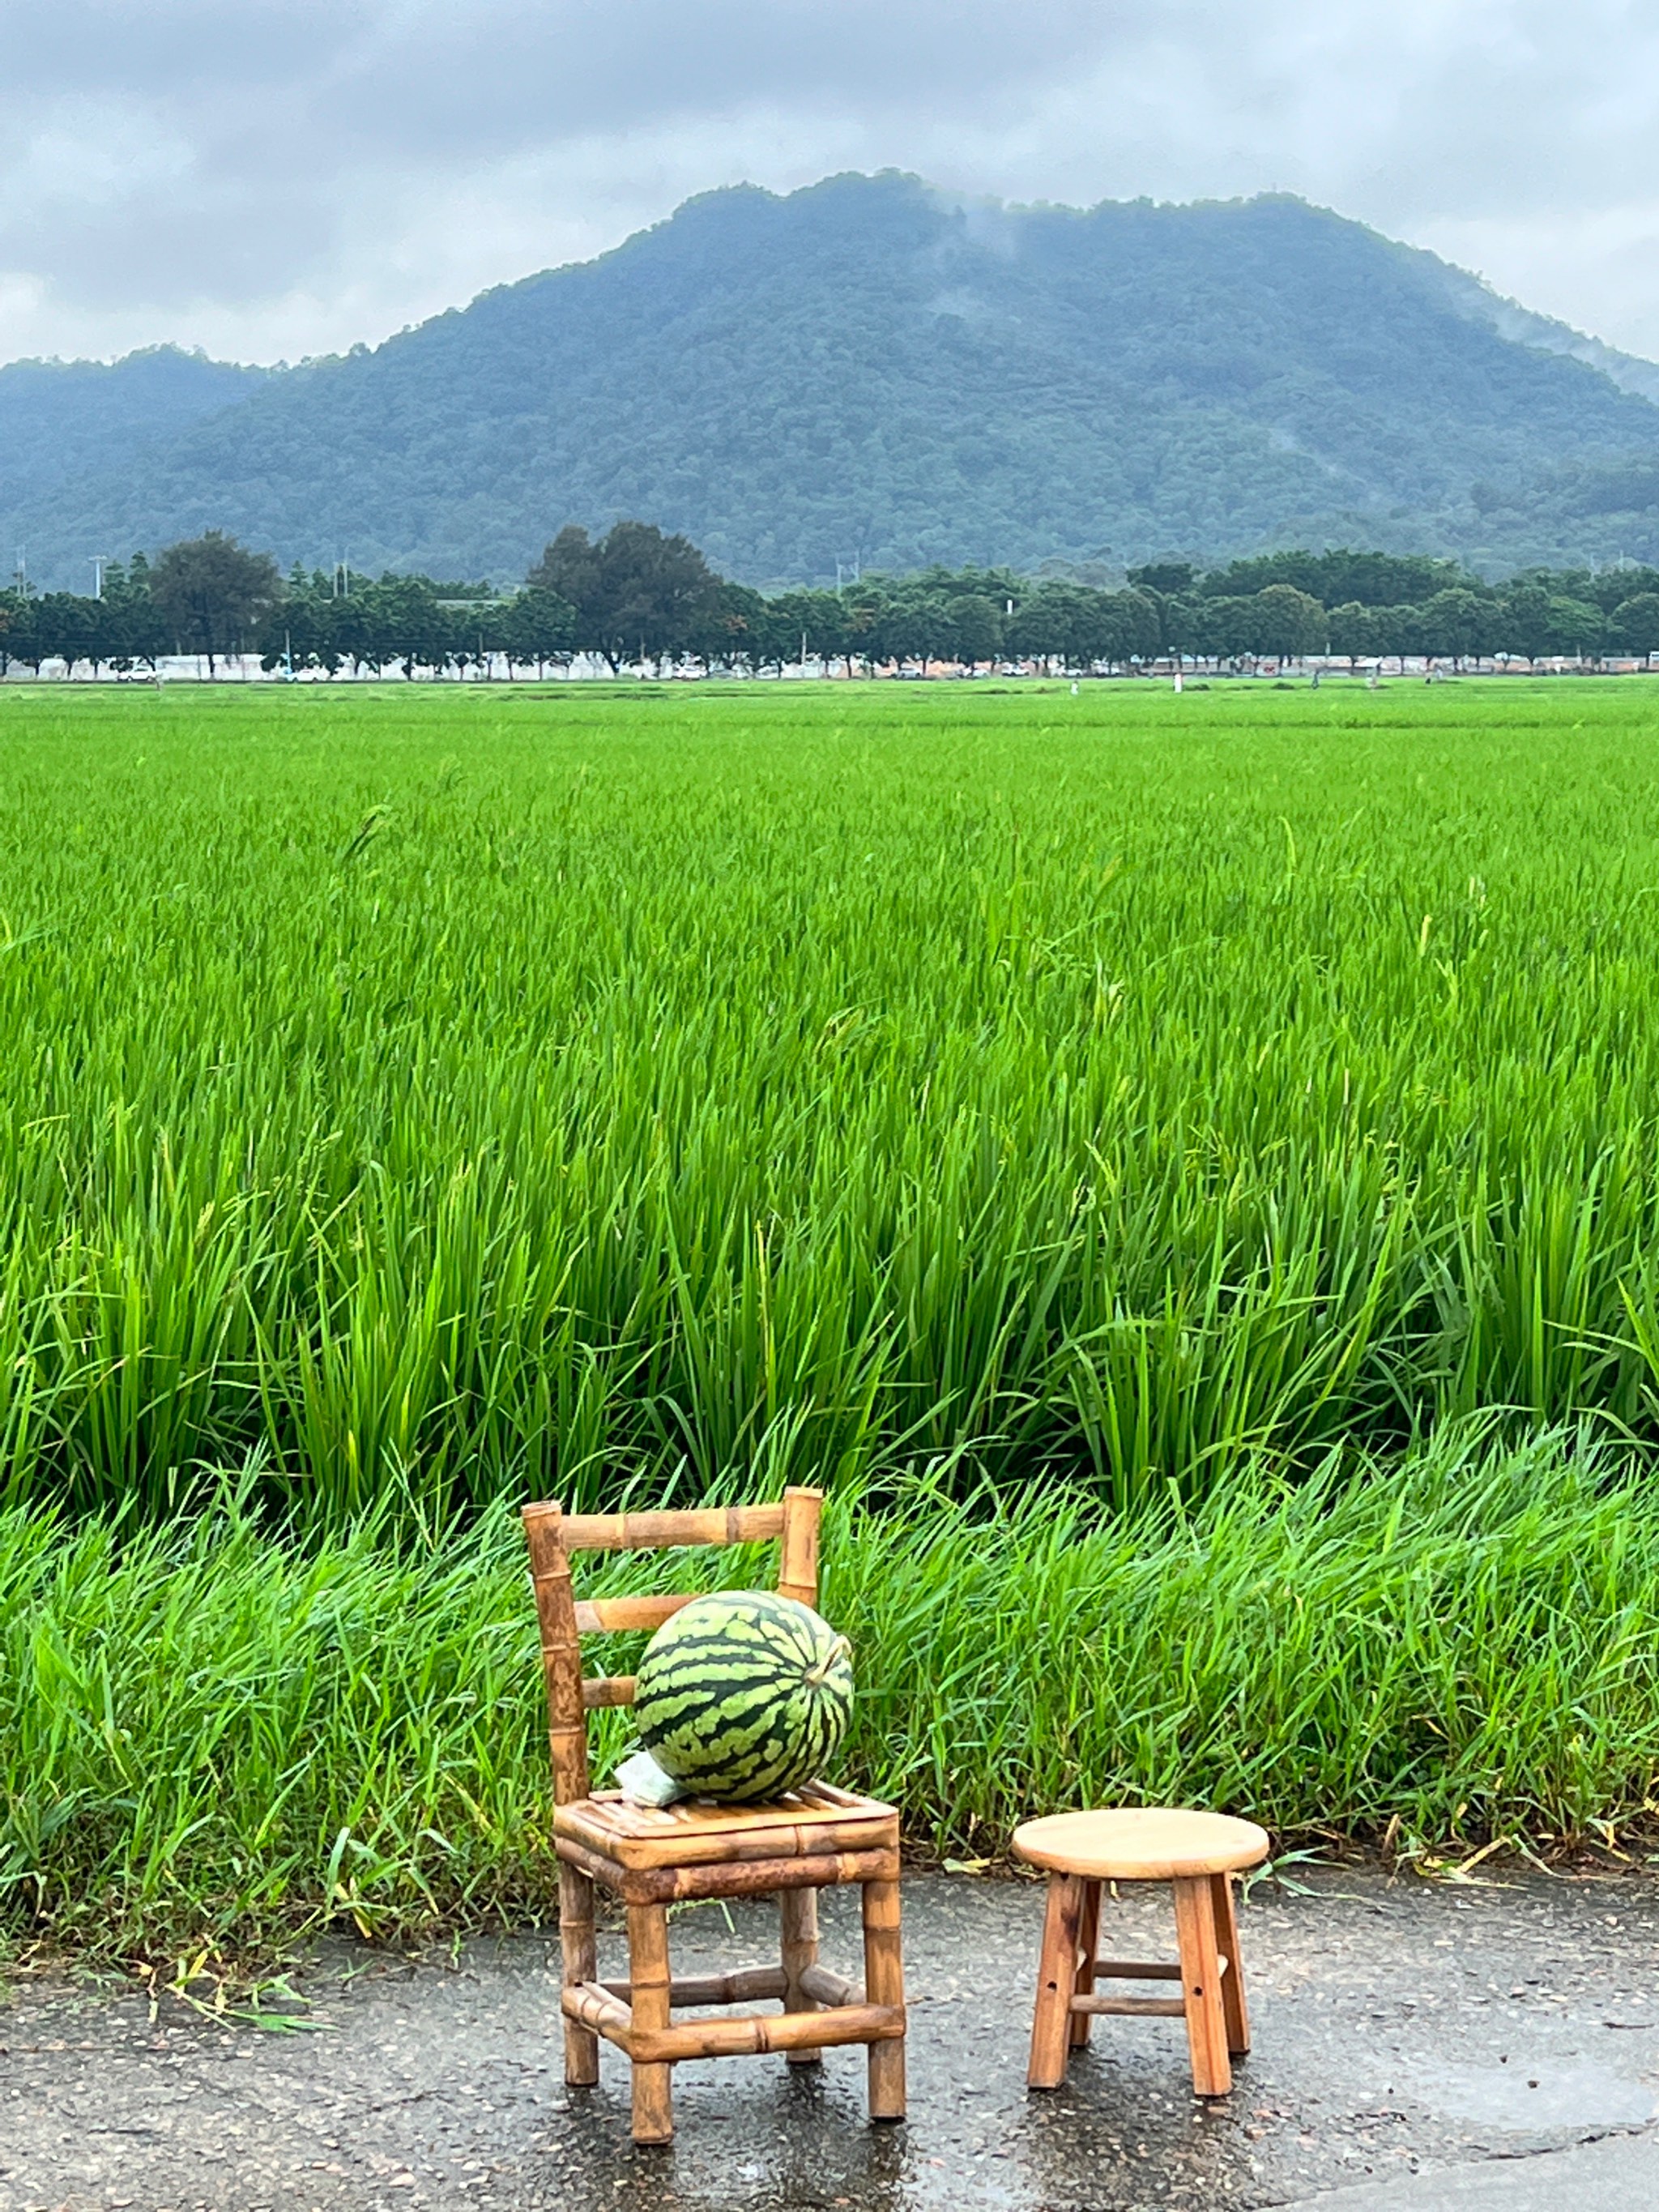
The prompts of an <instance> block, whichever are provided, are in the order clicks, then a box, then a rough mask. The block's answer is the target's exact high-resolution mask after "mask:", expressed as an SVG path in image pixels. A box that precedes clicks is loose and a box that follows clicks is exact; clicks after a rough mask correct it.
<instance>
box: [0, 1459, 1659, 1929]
mask: <svg viewBox="0 0 1659 2212" xmlns="http://www.w3.org/2000/svg"><path fill="white" fill-rule="evenodd" d="M1489 1427H1490V1424H1484V1425H1483V1424H1474V1425H1464V1426H1463V1427H1462V1428H1461V1429H1460V1428H1458V1427H1457V1426H1456V1425H1448V1426H1447V1427H1445V1428H1443V1430H1442V1431H1441V1432H1440V1434H1439V1435H1438V1436H1437V1438H1436V1439H1435V1440H1434V1441H1433V1442H1432V1443H1431V1444H1428V1445H1425V1446H1421V1447H1419V1448H1416V1449H1413V1450H1412V1451H1410V1452H1408V1453H1407V1455H1406V1457H1405V1458H1404V1460H1403V1461H1402V1462H1398V1463H1396V1464H1395V1465H1394V1466H1393V1467H1392V1468H1389V1469H1386V1470H1383V1469H1376V1468H1366V1467H1365V1466H1364V1465H1362V1464H1358V1463H1356V1462H1354V1461H1353V1459H1352V1456H1351V1455H1344V1454H1342V1453H1340V1452H1338V1451H1335V1450H1333V1451H1331V1452H1329V1453H1328V1454H1327V1455H1326V1457H1325V1458H1324V1460H1323V1461H1322V1462H1320V1464H1319V1465H1318V1466H1317V1467H1316V1468H1315V1470H1314V1471H1313V1473H1312V1474H1310V1476H1309V1477H1307V1478H1306V1479H1305V1480H1303V1481H1302V1482H1301V1483H1299V1484H1297V1485H1286V1484H1285V1482H1284V1481H1283V1480H1282V1479H1281V1478H1280V1477H1279V1476H1278V1475H1276V1474H1273V1472H1272V1471H1271V1470H1270V1469H1268V1468H1264V1467H1261V1466H1260V1465H1255V1466H1250V1467H1245V1468H1236V1469H1235V1470H1234V1474H1233V1477H1232V1479H1231V1480H1230V1481H1229V1482H1228V1483H1227V1484H1225V1485H1216V1486H1211V1488H1210V1489H1209V1490H1208V1492H1206V1495H1205V1496H1204V1498H1202V1499H1201V1500H1200V1502H1199V1503H1197V1504H1194V1505H1193V1506H1191V1507H1186V1506H1182V1505H1181V1504H1179V1503H1178V1501H1177V1500H1176V1498H1174V1497H1173V1495H1170V1496H1168V1497H1166V1499H1165V1502H1164V1505H1163V1506H1162V1507H1161V1508H1158V1509H1153V1508H1148V1509H1147V1510H1144V1511H1143V1512H1141V1513H1140V1514H1139V1515H1138V1516H1136V1520H1135V1522H1133V1523H1131V1522H1126V1521H1125V1520H1124V1518H1123V1517H1122V1516H1118V1515H1115V1514H1113V1513H1111V1512H1109V1510H1105V1509H1104V1508H1103V1507H1102V1505H1101V1504H1099V1503H1098V1502H1097V1501H1096V1500H1095V1499H1094V1498H1091V1497H1090V1496H1088V1495H1086V1494H1084V1493H1079V1492H1062V1493H1059V1494H1055V1495H1050V1496H1048V1497H1047V1498H1043V1497H1041V1496H1040V1495H1039V1494H1038V1493H1037V1492H1036V1490H1035V1488H1032V1487H1030V1486H1028V1487H1027V1488H1025V1489H1024V1490H1014V1491H1011V1490H1009V1489H1008V1488H1007V1487H1006V1486H1001V1487H998V1488H995V1489H993V1488H990V1487H988V1486H986V1487H981V1488H980V1489H978V1490H976V1491H972V1492H969V1494H968V1495H966V1496H964V1495H963V1494H961V1485H960V1483H959V1481H957V1480H945V1479H944V1472H945V1471H939V1472H936V1473H935V1474H925V1473H924V1474H918V1475H914V1476H911V1477H908V1478H907V1479H905V1480H903V1481H902V1483H901V1484H900V1485H899V1486H898V1487H897V1490H896V1495H894V1496H893V1497H891V1498H890V1499H889V1500H888V1502H886V1503H885V1504H876V1503H874V1502H873V1501H872V1500H869V1499H867V1498H860V1496H859V1495H858V1493H857V1492H856V1488H855V1486H853V1485H851V1484H848V1485H847V1486H845V1487H844V1489H843V1492H842V1495H841V1497H840V1498H838V1499H836V1500H835V1501H832V1503H831V1504H830V1507H829V1511H828V1514H827V1516H826V1547H825V1562H824V1564H825V1580H824V1589H823V1606H824V1609H825V1611H826V1613H828V1615H829V1618H830V1619H831V1620H834V1621H835V1623H836V1626H838V1627H839V1628H841V1629H843V1630H844V1631H845V1632H847V1633H848V1635H849V1636H850V1637H851V1638H852V1642H853V1646H854V1662H855V1672H856V1678H857V1684H858V1698H857V1704H856V1711H855V1718H854V1730H853V1735H852V1737H851V1739H850V1740H849V1741H848V1745H847V1747H846V1748H845V1750H844V1752H843V1753H842V1755H841V1758H840V1759H839V1761H838V1763H837V1765H836V1775H837V1777H838V1778H841V1779H842V1780H845V1781H848V1782H851V1783H853V1784H863V1785H865V1786H867V1787H870V1788H872V1789H874V1790H877V1791H879V1792H880V1793H882V1794H883V1795H884V1796H887V1797H888V1798H890V1800H891V1801H892V1802H896V1803H897V1804H899V1805H900V1806H901V1807H902V1809H903V1813H904V1817H905V1822H906V1826H907V1828H908V1832H909V1833H910V1836H911V1838H912V1839H913V1840H914V1841H915V1843H917V1844H921V1845H923V1846H932V1847H933V1849H935V1850H939V1851H951V1850H958V1851H960V1850H971V1851H973V1852H975V1853H978V1854H987V1855H989V1854H995V1853H997V1852H1000V1850H1002V1849H1003V1848H1004V1847H1005V1845H1006V1839H1007V1836H1008V1833H1009V1831H1010V1829H1011V1828H1012V1826H1013V1824H1014V1823H1015V1822H1016V1821H1018V1820H1020V1819H1022V1818H1024V1817H1025V1816H1026V1815H1028V1814H1031V1813H1034V1812H1042V1811H1047V1810H1049V1809H1052V1808H1060V1807H1071V1806H1075V1805H1078V1804H1089V1803H1096V1804H1098V1803H1111V1802H1126V1801H1127V1802H1136V1801H1140V1802H1168V1801H1171V1800H1173V1801H1176V1802H1188V1803H1199V1804H1208V1805H1212V1806H1215V1807H1217V1808H1222V1809H1226V1810H1230V1811H1234V1812H1238V1813H1243V1814H1249V1815H1251V1816H1252V1817H1255V1818H1256V1819H1260V1820H1265V1821H1267V1823H1269V1824H1270V1825H1271V1826H1273V1828H1274V1829H1276V1830H1277V1831H1278V1832H1279V1835H1280V1836H1281V1837H1285V1838H1295V1837H1297V1835H1300V1834H1306V1833H1309V1832H1314V1833H1316V1834H1319V1835H1322V1836H1327V1837H1329V1836H1333V1835H1334V1836H1343V1835H1346V1836H1355V1837H1372V1838H1375V1837H1376V1836H1378V1835H1381V1834H1383V1833H1386V1832H1389V1829H1390V1827H1391V1826H1393V1827H1395V1832H1396V1833H1399V1832H1403V1833H1404V1836H1405V1837H1406V1838H1407V1840H1408V1841H1409V1840H1411V1839H1413V1838H1415V1839H1416V1840H1417V1841H1418V1842H1419V1843H1420V1844H1425V1845H1426V1844H1443V1843H1447V1842H1451V1843H1462V1844H1468V1845H1471V1846H1473V1845H1476V1844H1480V1843H1481V1842H1484V1841H1486V1840H1488V1839H1490V1838H1494V1837H1506V1838H1517V1839H1520V1840H1522V1841H1524V1842H1527V1843H1528V1844H1530V1845H1531V1846H1533V1847H1534V1848H1537V1847H1547V1846H1548V1845H1549V1844H1559V1843H1561V1842H1563V1841H1567V1840H1571V1838H1574V1837H1575V1836H1577V1835H1578V1834H1581V1833H1583V1832H1590V1831H1595V1832H1601V1824H1603V1823H1607V1824H1611V1825H1612V1826H1613V1827H1614V1828H1615V1829H1616V1828H1617V1827H1618V1826H1620V1825H1622V1824H1623V1823H1625V1822H1626V1821H1627V1820H1631V1819H1632V1818H1636V1819H1641V1818H1643V1817H1644V1816H1650V1815H1651V1813H1652V1809H1653V1802H1654V1795H1655V1788H1656V1776H1659V1493H1656V1492H1655V1489H1654V1487H1653V1485H1652V1484H1651V1482H1650V1480H1648V1478H1647V1477H1646V1475H1645V1474H1644V1471H1643V1470H1642V1469H1641V1468H1639V1467H1638V1466H1634V1465H1632V1464H1629V1463H1627V1462H1624V1461H1621V1460H1620V1459H1616V1458H1614V1457H1613V1455H1611V1454H1610V1452H1609V1451H1608V1450H1607V1448H1606V1447H1605V1446H1598V1445H1596V1444H1595V1443H1594V1442H1593V1441H1592V1440H1590V1439H1588V1438H1587V1437H1585V1436H1583V1434H1582V1433H1579V1432H1552V1433H1546V1434H1542V1435H1541V1436H1538V1437H1534V1438H1532V1439H1530V1440H1528V1441H1527V1442H1526V1443H1522V1444H1521V1445H1518V1446H1501V1445H1498V1444H1496V1443H1494V1442H1493V1441H1492V1438H1491V1437H1490V1436H1489V1435H1488V1434H1487V1433H1486V1431H1487V1430H1488V1429H1489ZM257 1481H258V1470H257V1468H256V1469H254V1470H252V1471H251V1473H250V1474H248V1475H247V1476H245V1477H243V1478H242V1479H241V1480H240V1482H237V1483H234V1484H230V1485H227V1486H222V1488H221V1489H219V1490H218V1491H217V1492H216V1493H214V1494H213V1495H212V1496H211V1497H210V1498H206V1499H204V1501H202V1502H201V1510H197V1511H195V1512H193V1513H189V1514H179V1515H176V1516H174V1517H173V1519H171V1520H169V1521H167V1522H160V1523H150V1524H147V1523H145V1522H143V1520H141V1519H140V1518H138V1517H137V1516H135V1515H134V1514H132V1513H131V1512H126V1513H123V1512H119V1511H112V1512H106V1513H100V1514H92V1515H88V1516H82V1517H81V1518H80V1519H79V1520H78V1521H77V1522H75V1523H73V1524H72V1525H71V1524H70V1523H69V1522H67V1521H66V1520H65V1519H64V1518H63V1517H62V1516H52V1515H49V1514H46V1513H43V1512H41V1511H40V1510H36V1509H33V1508H30V1507H27V1506H13V1507H11V1508H9V1509H8V1510H5V1511H3V1512H0V1936H9V1937H10V1938H11V1940H12V1941H14V1942H39V1941H46V1942H52V1943H55V1944H57V1945H58V1946H70V1947H75V1948H83V1949H85V1950H87V1951H88V1952H90V1953H93V1954H104V1955H110V1954H113V1955H118V1956H125V1957H149V1958H174V1959H176V1958H178V1957H179V1956H182V1955H187V1954H188V1955H193V1954H195V1952H196V1951H197V1950H198V1949H199V1948H202V1947H204V1946H206V1947H209V1948H212V1947H217V1948H218V1949H219V1950H220V1951H221V1953H222V1954H223V1955H224V1956H226V1957H227V1958H233V1957H236V1956H240V1957H242V1958H244V1959H250V1960H251V1959H253V1958H255V1957H258V1956H269V1955H270V1954H273V1953H275V1952H277V1951H280V1950H281V1949H282V1948H284V1947H285V1946H286V1945H288V1944H290V1943H292V1942H295V1941H296V1940H298V1939H300V1938H301V1937H302V1936H305V1935H306V1934H307V1933H308V1932H311V1931H314V1930H316V1929H319V1927H322V1926H325V1925H327V1924H331V1923H337V1924H339V1925H341V1926H343V1927H346V1928H350V1927H353V1926H355V1927H356V1928H357V1929H359V1930H360V1931H362V1932H363V1933H365V1934H368V1935H370V1936H378V1937H393V1936H400V1935H403V1934H405V1933H409V1932H411V1931H414V1930H416V1929H421V1928H423V1927H430V1926H432V1925H434V1924H435V1923H448V1924H451V1925H454V1926H479V1925H485V1924H489V1923H501V1922H502V1921H503V1920H511V1921H523V1920H524V1919H526V1918H536V1917H545V1916H548V1915H549V1914H550V1911H551V1907H552V1899H553V1864H552V1860H551V1857H550V1850H549V1845H548V1823H549V1775H548V1756H547V1739H546V1729H545V1716H544V1710H543V1706H542V1691H541V1680H540V1667H539V1664H538V1655H537V1650H536V1630H535V1622H534V1613H533V1607H532V1601H531V1595H530V1590H529V1583H528V1577H527V1574H526V1567H525V1560H524V1553H523V1546H522V1542H521V1540H520V1534H519V1532H518V1529H517V1528H516V1526H515V1525H514V1520H513V1516H512V1515H511V1514H510V1513H509V1512H508V1511H507V1510H506V1509H505V1508H504V1507H503V1506H501V1505H495V1506H491V1507H489V1508H486V1509H485V1510H483V1512H482V1513H481V1514H480V1515H479V1516H477V1519H476V1520H475V1521H474V1522H471V1525H468V1526H458V1525H455V1524H453V1523H451V1524H448V1525H447V1526H443V1527H438V1528H433V1529H432V1530H431V1532H430V1533H429V1534H428V1537H426V1538H424V1539H422V1538H418V1537H416V1536H414V1535H413V1534H412V1533H411V1531H412V1526H413V1523H412V1522H411V1519H410V1516H409V1515H408V1514H407V1513H398V1512H394V1511H393V1510H392V1505H391V1503H390V1502H389V1501H386V1500H383V1501H382V1503H381V1504H380V1506H379V1507H378V1508H377V1509H376V1512H375V1513H374V1514H372V1515H370V1516H366V1517H364V1518H363V1519H362V1520H360V1521H359V1522H357V1523H356V1525H355V1526H354V1525H347V1524H344V1523H341V1524H337V1526H335V1527H334V1528H319V1527H314V1526H313V1528H310V1529H309V1530H308V1531H307V1532H305V1533H304V1534H301V1533H300V1532H298V1531H295V1530H276V1529H273V1528H271V1526H270V1521H269V1516H268V1515H267V1514H265V1513H263V1512H260V1511H258V1510H255V1507H254V1504H253V1493H254V1492H255V1490H256V1488H257ZM394 1532H395V1534H394ZM773 1568H775V1560H774V1559H773V1558H772V1556H771V1555H770V1554H769V1553H768V1554H765V1555H764V1556H763V1558H761V1559H755V1558H751V1557H750V1556H748V1555H747V1554H746V1553H743V1552H732V1553H726V1552H710V1553H689V1554H685V1555H684V1556H678V1557H676V1559H674V1560H673V1562H672V1572H671V1574H668V1575H665V1562H664V1560H663V1559H660V1558H653V1557H651V1556H649V1555H645V1556H640V1555H635V1556H633V1557H622V1558H612V1559H608V1560H605V1561H599V1560H597V1559H596V1560H594V1561H592V1563H585V1564H584V1570H583V1581H584V1587H585V1588H588V1589H592V1590H593V1591H596V1592H598V1591H603V1590H605V1589H612V1590H614V1589H623V1588H637V1587H640V1586H641V1584H643V1583H647V1582H653V1581H654V1582H655V1583H656V1585H657V1586H658V1587H661V1586H663V1584H664V1582H665V1581H666V1582H668V1583H671V1584H676V1585H678V1586H679V1587H682V1588H684V1587H688V1586H689V1587H696V1586H700V1585H701V1586H708V1585H709V1584H710V1583H711V1582H713V1581H715V1580H718V1582H719V1583H723V1584H725V1585H726V1586H728V1587H742V1586H744V1585H745V1584H753V1583H757V1582H758V1581H760V1580H762V1578H763V1576H764V1574H765V1573H766V1571H768V1570H769V1569H773ZM613 1643H614V1644H615V1645H616V1646H617V1648H614V1649H611V1650H606V1649H605V1645H604V1644H603V1643H602V1642H599V1641H596V1643H595V1645H594V1647H593V1661H594V1663H595V1665H596V1666H598V1667H599V1668H606V1667H610V1666H614V1665H616V1664H617V1663H619V1662H620V1663H628V1662H630V1661H631V1659H632V1658H633V1656H634V1654H635V1648H636V1647H635V1644H626V1643H624V1641H623V1639H613ZM596 1720H598V1721H599V1722H600V1723H602V1727H601V1728H600V1729H599V1736H600V1745H599V1752H600V1771H601V1772H603V1771H605V1762H608V1761H609V1760H611V1759H614V1758H615V1756H616V1755H617V1753H618V1752H619V1751H620V1749H621V1748H622V1747H623V1742H624V1740H625V1735H626V1725H627V1723H626V1716H625V1715H623V1714H620V1713H615V1712H612V1713H607V1714H605V1715H603V1716H599V1717H596Z"/></svg>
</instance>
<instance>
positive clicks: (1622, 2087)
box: [1413, 2059, 1659, 2134]
mask: <svg viewBox="0 0 1659 2212" xmlns="http://www.w3.org/2000/svg"><path fill="white" fill-rule="evenodd" d="M1413 2086H1414V2087H1415V2088H1416V2091H1417V2093H1418V2094H1419V2096H1420V2097H1421V2099H1422V2100H1423V2102H1424V2103H1425V2105H1426V2106H1428V2107H1429V2109H1430V2110H1431V2112H1441V2113H1443V2114H1445V2115H1446V2116H1447V2117H1448V2118H1453V2119H1461V2120H1476V2121H1486V2123H1488V2124H1490V2125H1492V2126H1495V2127H1500V2128H1508V2129H1512V2130H1516V2132H1517V2133H1526V2134H1534V2133H1536V2132H1538V2131H1539V2130H1545V2129H1548V2130H1559V2129H1563V2128H1584V2129H1591V2128H1639V2127H1645V2126H1646V2125H1647V2124H1649V2123H1650V2121H1652V2120H1653V2119H1654V2118H1656V2116H1659V2098H1656V2095H1655V2093H1654V2092H1653V2090H1652V2089H1651V2088H1649V2087H1644V2084H1643V2083H1642V2082H1640V2081H1632V2080H1631V2079H1630V2078H1629V2076H1628V2075H1623V2074H1615V2073H1614V2072H1613V2069H1611V2067H1607V2066H1596V2065H1594V2064H1591V2063H1577V2064H1574V2063H1565V2064H1557V2065H1550V2064H1547V2063H1543V2062H1541V2061H1539V2060H1537V2059H1534V2061H1533V2062H1532V2063H1531V2064H1529V2065H1528V2064H1527V2063H1525V2062H1524V2061H1522V2062H1521V2063H1516V2061H1514V2060H1511V2061H1510V2063H1509V2064H1508V2065H1498V2066H1447V2067H1443V2068H1437V2069H1436V2070H1435V2071H1434V2072H1433V2073H1425V2074H1422V2075H1418V2076H1417V2077H1416V2080H1415V2082H1414V2085H1413Z"/></svg>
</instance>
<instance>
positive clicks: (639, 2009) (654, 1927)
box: [628, 1905, 674, 2143]
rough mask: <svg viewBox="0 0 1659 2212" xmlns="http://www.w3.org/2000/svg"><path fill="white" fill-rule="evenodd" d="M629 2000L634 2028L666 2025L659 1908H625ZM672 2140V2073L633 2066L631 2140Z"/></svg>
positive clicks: (664, 1945)
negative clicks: (626, 1917)
mask: <svg viewBox="0 0 1659 2212" xmlns="http://www.w3.org/2000/svg"><path fill="white" fill-rule="evenodd" d="M628 1979H629V2002H630V2004H631V2006H632V2008H633V2014H634V2025H635V2027H647V2028H651V2027H667V2026H668V2019H669V2010H670V1999H669V1974H668V1915H667V1913H666V1911H665V1910H664V1908H663V1907H662V1906H661V1905H629V1908H628ZM673 2137H674V2090H673V2069H672V2068H671V2067H669V2066H664V2065H662V2064H660V2063H658V2064H653V2065H649V2066H641V2064H640V2063H639V2062H638V2061H637V2060H635V2062H634V2140H635V2142H636V2143H665V2142H672V2141H673Z"/></svg>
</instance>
